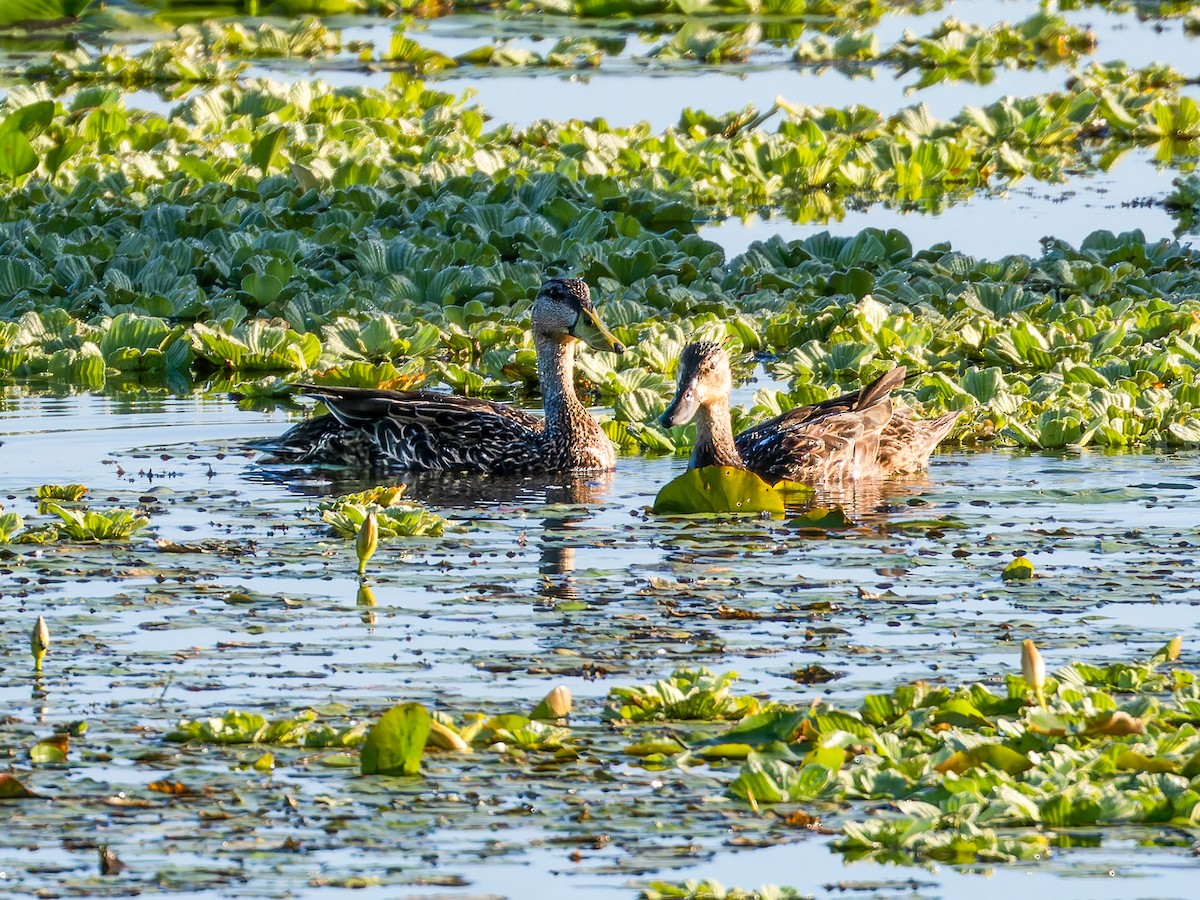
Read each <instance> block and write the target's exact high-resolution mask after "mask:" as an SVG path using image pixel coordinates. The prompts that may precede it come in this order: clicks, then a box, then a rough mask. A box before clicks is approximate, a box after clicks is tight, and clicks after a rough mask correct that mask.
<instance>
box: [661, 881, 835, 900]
mask: <svg viewBox="0 0 1200 900" xmlns="http://www.w3.org/2000/svg"><path fill="white" fill-rule="evenodd" d="M811 896H812V895H811V894H802V893H800V892H799V891H797V890H796V889H795V888H790V887H780V886H778V885H774V884H764V885H763V886H762V887H760V888H758V889H757V890H746V889H744V888H727V887H725V886H724V885H723V884H721V883H720V882H718V881H711V880H709V879H705V880H703V881H693V880H691V879H689V880H687V881H682V882H678V883H672V882H668V881H652V882H650V884H649V885H647V886H646V887H644V888H642V891H641V893H640V894H638V898H639V900H804V898H806V897H811Z"/></svg>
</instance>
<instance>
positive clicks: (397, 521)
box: [320, 485, 446, 574]
mask: <svg viewBox="0 0 1200 900" xmlns="http://www.w3.org/2000/svg"><path fill="white" fill-rule="evenodd" d="M403 487H404V486H403V485H400V486H388V487H377V488H373V489H371V490H367V491H360V492H358V493H356V494H346V495H344V496H342V497H338V498H336V499H334V500H330V501H327V502H325V503H322V504H321V507H320V512H321V521H322V522H324V523H325V524H326V525H328V526H329V527H330V528H331V529H332V530H333V533H334V534H336V535H337V536H338V537H342V538H347V539H353V540H355V541H359V540H362V541H368V538H367V537H363V535H364V534H365V530H366V529H367V527H368V526H367V522H368V520H370V521H372V522H374V532H375V542H378V540H379V539H380V538H394V537H437V536H438V535H440V534H441V533H442V532H443V531H444V530H445V527H446V520H445V519H444V518H442V517H441V516H439V515H438V514H437V513H434V512H431V511H430V510H428V509H426V508H425V507H423V506H420V505H419V504H416V503H409V502H407V501H402V500H401V499H400V496H401V495H402V494H403ZM364 549H365V548H364ZM373 552H374V547H372V549H371V553H373ZM362 556H363V553H362V551H360V556H359V558H360V560H361V559H362ZM366 556H367V557H369V556H370V553H367V554H366ZM360 574H361V572H360Z"/></svg>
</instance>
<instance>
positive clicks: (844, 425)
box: [659, 341, 958, 482]
mask: <svg viewBox="0 0 1200 900" xmlns="http://www.w3.org/2000/svg"><path fill="white" fill-rule="evenodd" d="M903 383H904V367H903V366H900V367H897V368H895V369H892V370H891V371H890V372H887V373H885V374H884V375H882V376H880V377H879V378H877V379H876V380H875V381H873V382H871V383H870V384H868V385H867V386H866V387H864V388H862V389H861V390H858V391H854V392H853V393H849V394H843V395H842V396H840V397H835V398H833V399H830V400H825V401H822V402H821V403H814V404H812V405H809V406H799V407H796V408H795V409H791V410H788V411H787V412H785V413H784V414H783V415H781V416H776V417H775V418H774V419H770V420H768V421H766V422H763V423H762V424H760V425H755V426H754V427H753V428H748V429H746V430H745V431H743V432H742V433H741V434H739V435H737V436H736V437H735V436H734V434H733V426H732V424H731V423H730V418H729V392H730V390H731V389H732V386H733V376H732V374H731V372H730V368H729V356H728V355H727V354H726V353H725V350H724V349H723V348H722V347H721V345H720V344H716V343H713V342H712V341H701V342H699V343H694V344H688V345H687V347H685V348H684V351H683V356H682V357H681V358H680V361H679V383H678V388H677V390H676V392H675V399H674V400H672V401H671V405H670V406H668V407H667V410H666V412H664V413H663V414H662V416H661V417H660V418H659V421H660V422H661V423H662V424H663V425H665V426H673V425H686V424H687V423H688V422H690V421H691V420H692V419H693V418H695V419H696V446H695V449H693V450H692V458H691V462H690V463H689V466H688V467H689V468H693V469H694V468H699V467H701V466H733V467H735V468H739V469H749V470H751V471H752V472H754V473H756V474H758V475H760V476H761V477H762V478H763V479H764V480H766V481H770V482H776V481H779V480H781V479H785V478H786V479H788V480H790V481H841V480H851V479H866V478H882V477H887V476H890V475H906V474H911V473H915V472H920V471H922V470H923V469H925V468H926V467H927V466H928V465H929V454H930V453H932V452H933V449H934V447H936V446H937V445H938V442H939V441H941V440H942V439H943V438H944V437H945V436H946V435H947V434H948V433H949V432H950V429H951V428H952V427H953V426H954V422H955V420H956V419H957V418H958V413H949V414H947V415H944V416H941V417H939V418H936V419H916V418H914V417H913V416H912V415H911V413H910V412H909V411H908V410H907V409H906V408H895V407H894V406H893V404H892V400H891V396H890V395H891V392H892V391H893V390H895V389H896V388H898V387H899V386H900V385H901V384H903Z"/></svg>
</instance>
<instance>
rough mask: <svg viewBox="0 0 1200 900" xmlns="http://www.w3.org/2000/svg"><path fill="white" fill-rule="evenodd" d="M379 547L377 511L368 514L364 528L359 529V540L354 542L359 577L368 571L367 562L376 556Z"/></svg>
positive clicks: (364, 520)
mask: <svg viewBox="0 0 1200 900" xmlns="http://www.w3.org/2000/svg"><path fill="white" fill-rule="evenodd" d="M378 546H379V521H378V520H377V519H376V518H375V510H371V511H370V512H369V513H367V517H366V518H365V519H363V523H362V527H361V528H359V529H358V538H357V540H355V542H354V549H355V552H357V553H358V577H359V578H362V577H363V574H364V573H365V572H366V571H367V560H369V559H370V558H371V557H372V556H374V555H375V548H376V547H378Z"/></svg>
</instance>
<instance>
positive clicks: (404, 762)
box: [360, 703, 430, 776]
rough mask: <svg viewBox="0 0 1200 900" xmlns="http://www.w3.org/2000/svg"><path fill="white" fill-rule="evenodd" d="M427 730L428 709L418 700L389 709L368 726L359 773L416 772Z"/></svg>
mask: <svg viewBox="0 0 1200 900" xmlns="http://www.w3.org/2000/svg"><path fill="white" fill-rule="evenodd" d="M429 731H430V718H429V710H427V709H426V708H425V707H424V706H422V705H421V704H420V703H405V704H403V705H401V706H395V707H393V708H392V709H389V710H388V711H387V712H385V713H384V714H383V715H382V716H381V717H380V719H379V721H378V722H376V723H375V724H374V725H372V726H371V730H370V731H368V732H367V737H366V740H365V741H363V745H362V751H361V755H360V770H361V771H362V774H364V775H408V776H412V775H419V774H420V772H421V756H422V755H423V754H424V752H425V741H426V739H427V738H428V737H429Z"/></svg>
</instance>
